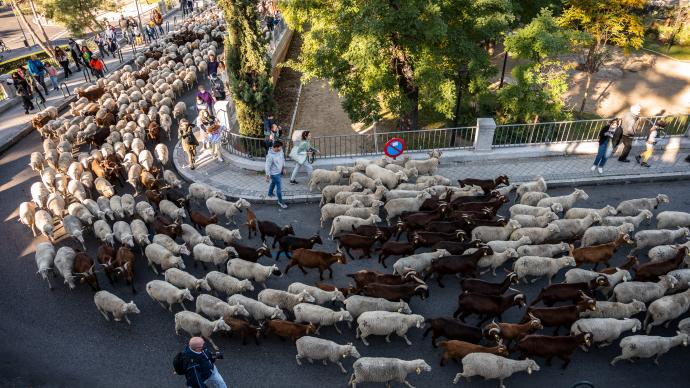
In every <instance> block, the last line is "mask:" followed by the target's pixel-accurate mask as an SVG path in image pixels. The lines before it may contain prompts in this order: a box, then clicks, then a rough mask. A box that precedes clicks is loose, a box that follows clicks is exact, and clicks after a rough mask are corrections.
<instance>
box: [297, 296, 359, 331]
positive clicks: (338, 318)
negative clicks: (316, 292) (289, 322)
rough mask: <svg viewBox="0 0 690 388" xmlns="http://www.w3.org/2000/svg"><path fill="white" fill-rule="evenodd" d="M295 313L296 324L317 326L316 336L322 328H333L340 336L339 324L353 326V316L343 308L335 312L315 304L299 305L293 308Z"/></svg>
mask: <svg viewBox="0 0 690 388" xmlns="http://www.w3.org/2000/svg"><path fill="white" fill-rule="evenodd" d="M293 311H294V313H295V322H297V323H312V324H314V325H317V327H316V331H315V333H316V334H319V330H320V329H321V327H322V326H333V327H334V328H335V331H337V332H338V334H342V332H341V331H340V328H338V322H347V325H348V326H350V327H351V326H352V314H350V313H349V312H347V311H345V310H343V309H342V308H341V309H340V311H333V310H331V309H329V308H326V307H322V306H319V305H315V304H310V303H299V304H297V305H295V306H294V307H293Z"/></svg>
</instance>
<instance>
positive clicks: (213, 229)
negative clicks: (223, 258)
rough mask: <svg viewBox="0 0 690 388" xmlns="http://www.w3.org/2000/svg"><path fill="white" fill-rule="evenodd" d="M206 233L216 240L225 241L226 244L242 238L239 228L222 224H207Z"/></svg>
mask: <svg viewBox="0 0 690 388" xmlns="http://www.w3.org/2000/svg"><path fill="white" fill-rule="evenodd" d="M205 229H206V235H207V236H209V237H211V238H212V239H214V240H218V241H223V242H224V243H225V244H226V245H228V244H230V243H233V242H236V241H238V240H241V239H242V236H241V235H240V230H239V229H233V230H230V229H227V228H224V227H222V226H220V225H216V224H208V225H206V228H205Z"/></svg>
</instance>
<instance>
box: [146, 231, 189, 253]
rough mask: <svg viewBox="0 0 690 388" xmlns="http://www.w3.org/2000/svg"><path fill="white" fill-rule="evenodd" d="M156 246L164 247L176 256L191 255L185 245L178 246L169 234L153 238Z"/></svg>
mask: <svg viewBox="0 0 690 388" xmlns="http://www.w3.org/2000/svg"><path fill="white" fill-rule="evenodd" d="M153 242H154V243H155V244H158V245H161V246H163V247H164V248H165V249H167V250H169V251H170V253H172V254H174V255H178V256H179V255H189V254H190V252H189V249H188V248H187V247H186V246H185V245H184V244H178V243H176V242H175V240H174V239H173V238H172V237H170V236H168V235H167V234H157V235H155V236H153Z"/></svg>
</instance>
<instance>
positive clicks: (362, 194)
mask: <svg viewBox="0 0 690 388" xmlns="http://www.w3.org/2000/svg"><path fill="white" fill-rule="evenodd" d="M380 187H383V186H380ZM368 196H373V194H372V192H371V190H369V189H364V190H362V191H339V192H338V193H337V194H336V195H335V201H334V202H335V203H336V204H340V205H342V204H347V202H348V200H349V199H350V198H351V197H354V198H359V201H360V202H362V200H363V198H366V197H368Z"/></svg>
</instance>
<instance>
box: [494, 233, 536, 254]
mask: <svg viewBox="0 0 690 388" xmlns="http://www.w3.org/2000/svg"><path fill="white" fill-rule="evenodd" d="M529 244H532V240H531V239H530V238H529V237H527V236H524V237H522V238H520V239H518V240H517V241H498V240H497V241H489V242H488V243H486V245H488V246H489V248H491V250H492V251H494V253H501V252H504V251H506V250H508V249H515V250H517V249H519V248H520V247H522V246H525V245H529ZM518 253H519V252H518ZM521 256H525V255H521ZM534 256H536V255H534Z"/></svg>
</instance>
